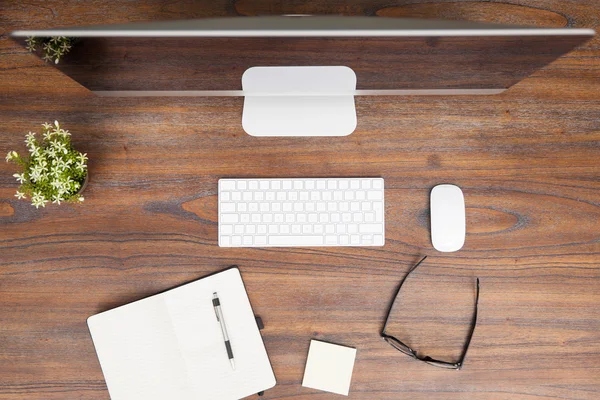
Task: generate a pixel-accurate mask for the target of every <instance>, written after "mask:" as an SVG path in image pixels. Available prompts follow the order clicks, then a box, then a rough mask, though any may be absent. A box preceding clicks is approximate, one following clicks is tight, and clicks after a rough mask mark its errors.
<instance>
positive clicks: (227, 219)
mask: <svg viewBox="0 0 600 400" xmlns="http://www.w3.org/2000/svg"><path fill="white" fill-rule="evenodd" d="M239 219H240V217H239V216H238V215H237V214H221V218H220V220H219V222H220V223H223V224H235V223H236V222H238V221H239Z"/></svg>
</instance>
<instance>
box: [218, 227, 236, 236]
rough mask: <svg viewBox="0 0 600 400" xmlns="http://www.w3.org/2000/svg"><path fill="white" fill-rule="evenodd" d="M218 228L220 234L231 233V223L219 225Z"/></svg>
mask: <svg viewBox="0 0 600 400" xmlns="http://www.w3.org/2000/svg"><path fill="white" fill-rule="evenodd" d="M219 228H220V230H219V231H220V232H221V234H222V235H231V234H232V233H233V225H220V226H219Z"/></svg>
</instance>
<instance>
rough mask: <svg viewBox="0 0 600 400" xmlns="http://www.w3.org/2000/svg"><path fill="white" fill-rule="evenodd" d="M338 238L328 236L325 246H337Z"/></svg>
mask: <svg viewBox="0 0 600 400" xmlns="http://www.w3.org/2000/svg"><path fill="white" fill-rule="evenodd" d="M337 243H338V237H337V236H335V235H327V236H325V244H337Z"/></svg>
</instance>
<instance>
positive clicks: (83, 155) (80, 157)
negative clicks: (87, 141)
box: [77, 153, 88, 164]
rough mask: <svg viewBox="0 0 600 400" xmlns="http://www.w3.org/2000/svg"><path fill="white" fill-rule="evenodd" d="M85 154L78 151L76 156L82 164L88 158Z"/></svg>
mask: <svg viewBox="0 0 600 400" xmlns="http://www.w3.org/2000/svg"><path fill="white" fill-rule="evenodd" d="M86 156H87V153H83V154H81V153H79V155H78V156H77V158H79V162H80V163H82V164H84V163H85V162H86V161H87V160H88V158H87V157H86Z"/></svg>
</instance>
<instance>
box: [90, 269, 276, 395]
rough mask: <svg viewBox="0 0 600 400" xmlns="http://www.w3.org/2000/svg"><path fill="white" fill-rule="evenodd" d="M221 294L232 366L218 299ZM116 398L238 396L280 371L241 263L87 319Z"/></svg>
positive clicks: (259, 388)
mask: <svg viewBox="0 0 600 400" xmlns="http://www.w3.org/2000/svg"><path fill="white" fill-rule="evenodd" d="M214 292H218V295H219V299H220V302H221V307H222V310H223V314H224V317H225V318H224V319H225V321H226V323H227V329H228V333H229V338H230V341H231V347H232V350H233V354H234V357H235V370H234V369H233V368H232V367H231V364H230V363H229V359H228V357H227V352H226V349H225V345H224V342H223V335H222V333H221V328H220V326H219V323H218V322H217V319H216V316H215V310H214V308H213V304H212V298H213V293H214ZM88 326H89V328H90V332H91V334H92V339H93V341H94V346H95V347H96V352H97V353H98V359H99V360H100V365H101V366H102V372H103V373H104V378H105V379H106V384H107V386H108V390H109V393H110V397H111V399H112V400H135V399H143V400H154V399H156V400H158V399H161V400H163V399H179V400H186V399H194V400H195V399H239V398H243V397H246V396H249V395H252V394H255V393H258V392H260V391H263V390H265V389H268V388H271V387H273V386H274V385H275V376H274V374H273V370H272V368H271V364H270V362H269V358H268V356H267V352H266V350H265V346H264V344H263V341H262V337H261V335H260V332H259V330H258V326H257V324H256V320H255V317H254V313H253V312H252V308H251V306H250V301H249V300H248V295H247V293H246V289H245V288H244V283H243V282H242V277H241V275H240V272H239V270H238V269H237V268H230V269H228V270H225V271H223V272H220V273H218V274H215V275H211V276H209V277H206V278H204V279H200V280H197V281H194V282H191V283H188V284H186V285H183V286H180V287H177V288H175V289H172V290H169V291H167V292H164V293H161V294H157V295H155V296H151V297H148V298H145V299H143V300H139V301H136V302H133V303H130V304H127V305H124V306H121V307H118V308H115V309H113V310H109V311H106V312H103V313H100V314H97V315H94V316H91V317H90V318H88Z"/></svg>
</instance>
